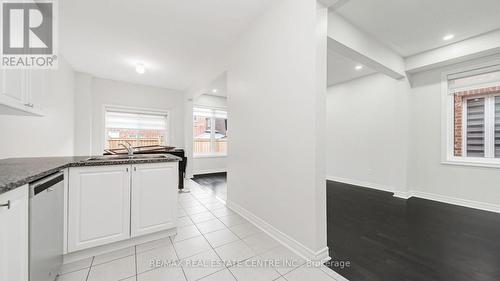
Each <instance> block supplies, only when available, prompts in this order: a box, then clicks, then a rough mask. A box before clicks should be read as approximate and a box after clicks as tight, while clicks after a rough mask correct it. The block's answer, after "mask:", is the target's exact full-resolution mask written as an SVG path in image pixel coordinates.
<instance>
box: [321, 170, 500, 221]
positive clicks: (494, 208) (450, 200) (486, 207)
mask: <svg viewBox="0 0 500 281" xmlns="http://www.w3.org/2000/svg"><path fill="white" fill-rule="evenodd" d="M326 179H327V180H331V181H337V182H342V183H346V184H352V185H356V186H361V187H367V188H372V189H377V190H381V191H388V192H392V193H394V197H397V198H401V199H410V198H411V197H418V198H422V199H427V200H432V201H437V202H442V203H447V204H452V205H457V206H462V207H467V208H472V209H478V210H483V211H489V212H495V213H500V205H496V204H491V203H484V202H479V201H473V200H467V199H461V198H456V197H451V196H446V195H440V194H434V193H427V192H421V191H417V190H409V191H406V192H405V191H397V190H395V189H394V188H392V187H389V186H385V185H380V184H376V183H370V182H364V181H358V180H353V179H346V178H341V177H335V176H327V177H326Z"/></svg>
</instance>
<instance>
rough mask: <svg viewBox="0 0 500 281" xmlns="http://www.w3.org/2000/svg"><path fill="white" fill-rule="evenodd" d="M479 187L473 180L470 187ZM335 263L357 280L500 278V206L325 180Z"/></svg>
mask: <svg viewBox="0 0 500 281" xmlns="http://www.w3.org/2000/svg"><path fill="white" fill-rule="evenodd" d="M471 188H473V187H471ZM327 212H328V213H327V220H328V223H327V224H328V246H329V248H330V257H332V261H338V260H342V261H349V262H350V263H351V266H350V267H344V269H340V268H339V267H335V266H332V264H330V265H329V266H330V268H332V269H333V270H335V271H336V272H338V273H339V274H341V275H342V276H344V277H345V278H347V279H349V280H351V281H362V280H363V281H364V280H384V281H404V280H411V281H430V280H433V281H434V280H435V281H438V280H439V281H442V280H443V281H444V280H446V281H494V280H495V281H499V280H500V214H496V213H491V212H485V211H479V210H475V209H469V208H464V207H459V206H454V205H449V204H444V203H439V202H435V201H429V200H424V199H419V198H411V199H409V200H404V199H398V198H395V197H393V196H392V193H389V192H381V191H376V190H372V189H367V188H361V187H355V186H351V185H347V184H343V183H338V182H331V181H328V182H327Z"/></svg>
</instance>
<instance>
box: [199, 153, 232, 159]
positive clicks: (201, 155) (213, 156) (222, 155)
mask: <svg viewBox="0 0 500 281" xmlns="http://www.w3.org/2000/svg"><path fill="white" fill-rule="evenodd" d="M225 157H227V154H199V155H193V158H194V159H196V158H225Z"/></svg>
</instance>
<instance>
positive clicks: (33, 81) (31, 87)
mask: <svg viewBox="0 0 500 281" xmlns="http://www.w3.org/2000/svg"><path fill="white" fill-rule="evenodd" d="M0 71H1V75H0V76H1V77H0V114H2V115H32V116H41V115H42V103H43V99H44V98H45V93H46V92H47V86H48V85H47V71H49V70H46V69H43V70H42V69H36V70H31V69H2V70H0Z"/></svg>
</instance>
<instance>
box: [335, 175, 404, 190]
mask: <svg viewBox="0 0 500 281" xmlns="http://www.w3.org/2000/svg"><path fill="white" fill-rule="evenodd" d="M326 179H327V180H330V181H338V182H342V183H346V184H352V185H357V186H362V187H367V188H371V189H376V190H382V191H387V192H394V190H395V188H394V187H392V186H389V185H384V184H378V183H372V182H367V181H359V180H355V179H348V178H342V177H336V176H326Z"/></svg>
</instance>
